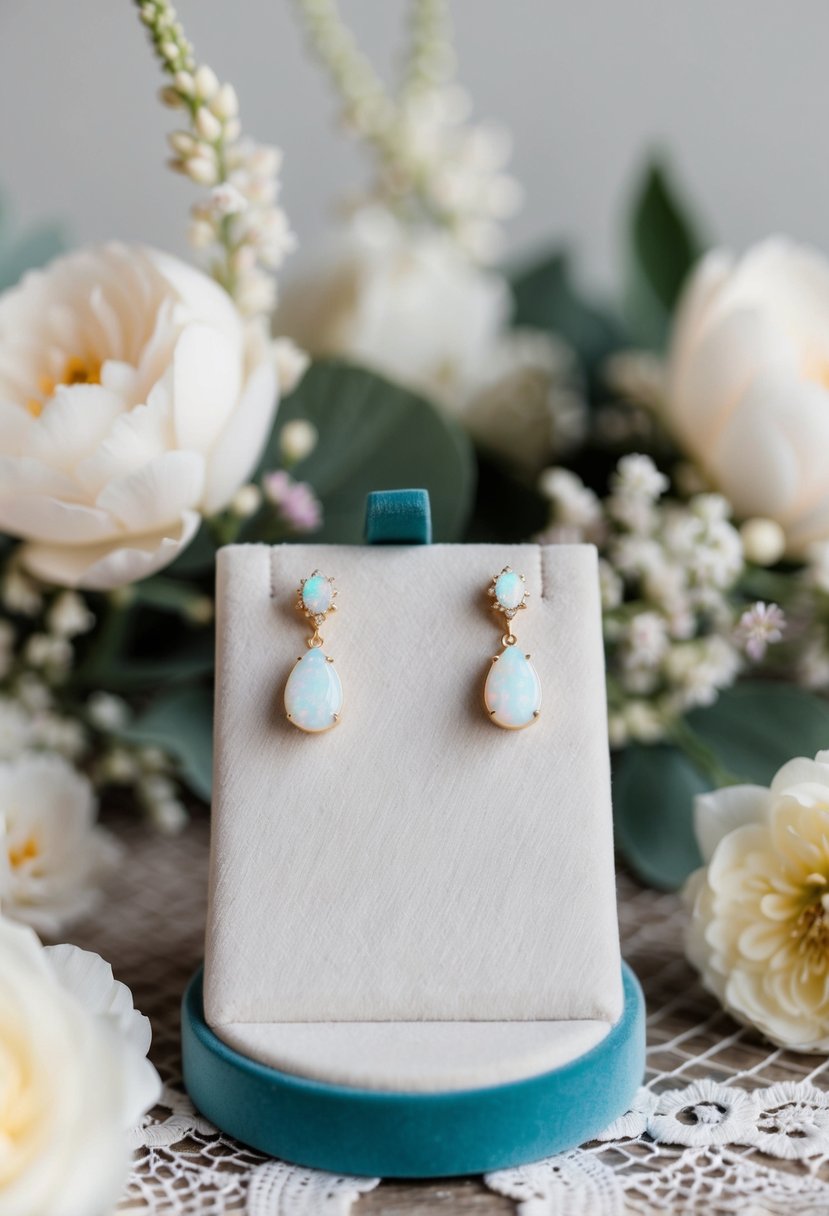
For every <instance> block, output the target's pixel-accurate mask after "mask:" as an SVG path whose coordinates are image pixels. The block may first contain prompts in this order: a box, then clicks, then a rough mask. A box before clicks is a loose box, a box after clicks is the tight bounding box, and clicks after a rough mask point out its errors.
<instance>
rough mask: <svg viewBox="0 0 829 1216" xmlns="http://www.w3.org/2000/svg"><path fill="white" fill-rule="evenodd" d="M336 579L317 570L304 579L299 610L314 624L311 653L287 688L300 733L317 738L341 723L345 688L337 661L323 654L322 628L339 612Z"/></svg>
mask: <svg viewBox="0 0 829 1216" xmlns="http://www.w3.org/2000/svg"><path fill="white" fill-rule="evenodd" d="M336 597H337V592H336V591H335V590H334V580H333V578H329V577H328V576H327V575H325V574H322V573H321V571H319V570H315V571H314V572H313V574H310V575H309V576H308V578H306V579H303V581H302V582H301V583H300V585H299V589H298V591H297V602H296V607H297V608H298V610H299V611H300V612H302V613H303V615H304V616H306V617H307V618H308V620H309V621H310V622H311V624H312V625H313V633H312V634H311V636H310V638H308V639H307V641H308V653H307V654H304V655H300V657H299V658H298V659H297V661H296V664H295V666H294V669H293V671H292V672H291V674H290V676H289V677H288V682H287V684H286V685H285V713H286V715H287V718H288V721H289V722H290V723H291V725H292V726H296V727H297V729H298V730H303V731H305V732H306V733H308V734H311V735H318V734H320V733H321V732H323V731H326V730H331V729H332V727H334V726H336V725H337V723H338V722H339V721H340V713H341V711H342V707H343V686H342V683H341V681H340V677H339V675H338V674H337V672H336V671H335V670H334V667H333V663H334V660H333V659H330V658H329V657H328V656H327V655H326V654H324V652H323V649H322V645H323V639H322V635H321V634H320V626H321V625H322V623H323V621H324V620H325V618H326V617H327V616H328V614H329V613H331V612H336V610H337V605H336V604H335V603H334V600H335V599H336Z"/></svg>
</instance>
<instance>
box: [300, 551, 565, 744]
mask: <svg viewBox="0 0 829 1216" xmlns="http://www.w3.org/2000/svg"><path fill="white" fill-rule="evenodd" d="M488 594H489V596H490V598H491V600H492V607H493V609H494V610H495V611H496V612H499V613H501V614H502V615H503V616H504V617H505V619H506V622H507V629H506V633H504V634H503V636H502V637H501V646H502V649H501V653H500V654H497V655H495V657H494V658H493V660H492V663H491V665H490V669H489V674H488V675H487V678H486V683H485V685H484V707H485V709H486V714H487V717H488V718H489V720H490V722H494V724H495V725H496V726H501V727H503V728H504V729H505V730H521V729H522V728H523V727H525V726H530V725H532V723H533V722H534V721H535V720H536V718H537V717H538V715H539V713H540V712H541V681H540V680H539V678H538V672H537V671H536V670H535V668H534V667H533V665H532V663H531V662H530V656H529V655H528V654H524V653H523V652H522V651H521V649H520V648H519V647H518V639H517V637H516V636H515V634H514V633H513V629H512V623H513V620H514V618H515V617H516V616H517V614H518V613H519V612H520V611H522V610H523V609H525V608H526V607H527V598H528V594H527V591H526V589H525V587H524V576H523V574H516V573H515V571H514V570H512V569H511V568H510V567H509V566H504V569H503V570H502V571H501V572H500V574H496V575H494V576H493V578H492V581H491V583H490V585H489V591H488ZM336 598H337V592H336V591H335V590H334V580H333V578H329V577H327V576H326V575H324V574H323V573H322V572H321V571H319V570H315V571H314V572H313V574H310V575H309V576H308V578H306V579H303V581H302V582H301V583H300V585H299V589H298V591H297V602H296V607H297V608H298V609H299V611H300V612H302V613H303V615H304V616H306V617H307V618H308V620H309V621H310V622H311V624H312V625H313V632H312V634H311V636H310V638H308V652H307V654H304V655H301V656H300V657H299V658H298V659H297V661H296V663H295V665H294V668H293V671H292V672H291V674H290V676H289V677H288V683H287V684H286V686H285V713H286V714H287V716H288V721H289V722H290V723H292V725H294V726H296V727H298V728H299V730H303V731H306V732H307V733H308V734H320V733H321V732H322V731H326V730H331V728H332V727H334V726H336V725H337V723H338V722H339V721H340V714H341V712H342V707H343V686H342V683H341V681H340V677H339V675H338V674H337V672H336V671H335V669H334V660H333V659H331V658H329V657H328V656H327V655H326V654H324V653H323V649H322V647H323V638H322V635H321V633H320V627H321V626H322V624H323V622H324V621H325V619H326V617H327V616H328V615H329V613H331V612H336V610H337V605H336V604H335V603H334V601H335V599H336Z"/></svg>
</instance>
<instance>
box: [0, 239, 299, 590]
mask: <svg viewBox="0 0 829 1216" xmlns="http://www.w3.org/2000/svg"><path fill="white" fill-rule="evenodd" d="M277 395H278V394H277V378H276V371H275V363H274V355H273V351H272V347H271V343H270V341H269V339H268V338H267V337H266V335H265V332H264V330H263V328H262V327H261V325H259V324H257V323H255V322H245V321H244V319H243V318H242V317H241V315H240V314H239V312H238V311H237V309H236V307H235V305H234V304H233V303H232V301H231V300H230V297H229V296H228V295H227V294H226V293H225V292H224V291H223V290H222V288H220V287H219V286H217V284H216V283H214V282H213V281H212V280H211V279H209V278H207V276H206V275H204V274H202V273H201V272H199V271H196V270H193V269H192V268H190V267H189V266H186V265H185V264H184V263H183V262H180V261H178V260H176V259H175V258H172V257H169V256H167V255H166V254H162V253H158V252H156V251H155V250H152V249H144V248H137V247H126V246H123V245H105V246H100V247H96V248H90V249H85V250H82V251H80V252H78V253H74V254H71V255H70V256H69V257H65V258H61V259H59V260H58V261H56V262H53V263H52V264H51V265H50V266H48V267H47V268H46V269H45V270H42V271H35V272H33V273H31V274H29V275H27V276H26V277H25V278H24V279H23V280H22V282H21V284H20V285H19V286H18V287H16V288H13V289H12V290H11V291H8V292H6V293H5V294H4V295H3V296H0V530H2V531H5V532H8V533H10V534H11V535H13V536H19V537H22V538H23V539H24V540H25V541H26V544H25V546H24V548H23V560H24V562H25V564H26V566H27V567H28V569H29V570H30V571H31V572H33V573H34V574H36V575H38V576H39V577H41V578H43V579H45V580H46V581H47V582H53V583H58V584H61V585H65V586H79V587H87V588H92V589H99V590H100V589H107V588H112V587H118V586H122V585H123V584H125V583H129V582H132V581H134V580H135V579H139V578H143V577H145V576H146V575H148V574H152V573H153V572H154V571H156V570H158V569H160V568H161V567H163V566H166V565H167V564H168V563H169V562H171V561H172V560H173V558H175V557H176V556H177V554H178V553H180V552H181V551H182V549H184V547H185V546H186V545H187V544H188V543H189V541H190V540H191V539H192V538H193V536H194V535H195V532H196V529H197V528H198V526H199V521H200V518H201V516H202V515H210V514H212V513H214V512H216V511H218V510H220V509H221V508H222V507H224V506H225V504H226V503H228V502H229V500H230V499H231V498H232V496H233V495H234V493H235V492H236V490H237V489H238V488H239V486H240V485H241V484H242V482H244V481H245V480H246V478H247V477H248V476H249V475H250V473H251V471H252V469H253V467H254V466H255V464H256V462H257V460H258V458H259V455H260V453H261V451H262V447H263V445H264V443H265V440H266V438H267V435H268V432H269V430H270V427H271V423H272V420H273V415H274V410H275V408H276V403H277Z"/></svg>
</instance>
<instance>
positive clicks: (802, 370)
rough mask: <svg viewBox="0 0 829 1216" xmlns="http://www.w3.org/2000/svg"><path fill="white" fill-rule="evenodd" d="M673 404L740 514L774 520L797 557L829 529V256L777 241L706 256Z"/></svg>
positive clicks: (682, 429) (678, 345) (685, 437)
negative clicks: (735, 253) (738, 254)
mask: <svg viewBox="0 0 829 1216" xmlns="http://www.w3.org/2000/svg"><path fill="white" fill-rule="evenodd" d="M666 397H667V401H666V410H667V417H668V421H669V423H670V424H671V426H672V427H673V429H674V431H675V433H676V435H677V438H678V439H679V441H680V443H681V444H682V446H683V447H684V448H685V449H686V450H687V451H688V452H689V453H690V454H691V455H692V456H693V457H694V458H695V460H696V461H697V462H698V464H699V465H700V467H701V468H702V469H703V470H704V472H705V473H706V475H707V476H708V477H709V478H710V479H711V481H712V482H713V483H714V485H716V486H717V488H718V489H719V490H720V491H722V493H723V494H724V495H725V496H726V497H727V498H728V500H729V501H730V502H731V504H732V506H733V508H734V511H735V513H736V515H737V516H738V517H740V518H742V519H750V518H753V517H758V518H762V519H764V520H774V521H776V522H777V523H778V524H780V526H781V527H782V528H783V530H784V532H785V537H786V548H787V552H788V553H789V554H790V556H795V557H800V556H802V555H803V554H804V553H805V551H806V549H807V547H808V546H809V544H810V543H811V542H813V541H815V540H821V539H824V538H826V537H829V478H827V476H826V468H825V463H826V462H825V459H824V452H825V451H826V448H827V445H829V263H827V262H826V260H825V259H824V258H823V257H821V255H820V254H818V253H816V252H814V251H812V250H810V249H806V248H803V247H801V246H798V245H794V244H791V243H789V242H787V241H783V240H769V241H766V242H764V243H763V244H760V245H758V246H756V247H755V248H753V249H751V250H750V251H749V252H748V253H747V254H746V255H745V257H743V258H742V259H740V260H739V261H737V262H735V261H734V260H733V259H732V258H731V257H730V256H729V255H728V254H726V253H723V252H721V251H716V252H714V253H711V254H709V255H708V256H707V257H705V258H704V259H703V260H702V262H701V263H700V264H699V266H698V267H697V269H696V270H695V272H694V274H693V276H692V278H691V281H690V283H689V285H688V287H687V288H686V290H685V293H684V296H683V299H682V301H681V304H680V308H679V311H678V314H677V318H676V322H675V326H674V333H673V339H672V343H671V350H670V356H669V366H668V377H667V393H666Z"/></svg>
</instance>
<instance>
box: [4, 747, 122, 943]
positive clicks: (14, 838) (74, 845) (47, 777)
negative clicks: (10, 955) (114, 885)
mask: <svg viewBox="0 0 829 1216" xmlns="http://www.w3.org/2000/svg"><path fill="white" fill-rule="evenodd" d="M96 815H97V807H96V801H95V795H94V793H93V790H92V786H91V785H90V783H89V781H88V780H87V778H86V777H84V776H83V775H82V774H81V773H79V772H77V770H76V769H74V768H73V767H72V765H71V764H69V763H68V762H67V761H66V760H64V759H63V758H62V757H61V756H56V755H49V754H43V753H40V754H39V753H31V754H29V755H23V756H21V757H19V758H18V759H16V760H12V761H9V762H7V763H0V911H2V913H3V915H4V916H8V917H11V918H12V919H14V920H19V921H23V922H24V923H26V924H28V925H31V926H32V927H33V928H35V929H37V930H38V932H39V933H48V934H55V933H57V932H58V931H59V930H60V929H61V928H62V927H63V926H64V925H66V924H68V923H69V922H70V921H72V920H76V919H78V918H79V917H80V916H83V915H85V914H86V913H87V912H89V911H90V909H91V908H93V907H94V905H95V903H96V901H97V898H98V894H99V892H98V889H97V884H98V882H99V881H100V879H101V878H102V877H103V876H104V875H105V874H106V873H107V872H108V871H110V870H111V869H112V867H113V865H114V864H115V862H116V861H117V859H118V857H119V854H120V850H119V849H118V847H117V845H116V843H115V841H114V839H113V838H112V837H111V836H110V835H109V833H108V832H105V831H104V830H103V828H99V827H97V826H96V822H95V820H96Z"/></svg>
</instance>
